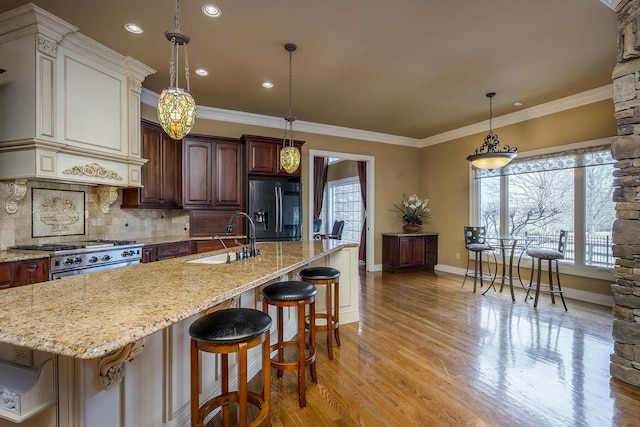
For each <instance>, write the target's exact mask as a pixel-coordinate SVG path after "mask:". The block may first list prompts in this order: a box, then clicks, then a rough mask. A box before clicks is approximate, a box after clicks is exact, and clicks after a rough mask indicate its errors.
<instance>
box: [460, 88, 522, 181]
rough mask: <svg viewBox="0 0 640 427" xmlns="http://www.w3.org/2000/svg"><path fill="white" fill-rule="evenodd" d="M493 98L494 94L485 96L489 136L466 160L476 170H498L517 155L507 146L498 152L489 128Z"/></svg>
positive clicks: (495, 139)
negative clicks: (487, 102)
mask: <svg viewBox="0 0 640 427" xmlns="http://www.w3.org/2000/svg"><path fill="white" fill-rule="evenodd" d="M494 96H496V94H495V92H490V93H488V94H487V98H489V134H488V135H487V136H486V137H485V138H484V143H483V144H482V145H481V146H480V147H479V148H476V151H475V152H474V153H473V154H472V155H470V156H468V157H467V160H468V161H470V162H471V164H472V165H473V166H474V167H476V168H478V169H488V170H493V169H500V168H501V167H503V166H506V165H507V163H509V162H510V161H511V160H513V159H514V158H515V157H516V156H517V155H518V154H517V152H518V148H517V147H510V146H508V145H504V146H503V147H502V151H499V148H498V146H499V145H500V141H499V140H498V135H496V134H495V133H493V130H492V127H491V120H492V119H493V103H492V98H493V97H494Z"/></svg>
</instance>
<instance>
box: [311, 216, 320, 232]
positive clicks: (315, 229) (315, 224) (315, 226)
mask: <svg viewBox="0 0 640 427" xmlns="http://www.w3.org/2000/svg"><path fill="white" fill-rule="evenodd" d="M320 228H322V220H321V219H320V218H318V219H314V220H313V232H314V233H319V232H320Z"/></svg>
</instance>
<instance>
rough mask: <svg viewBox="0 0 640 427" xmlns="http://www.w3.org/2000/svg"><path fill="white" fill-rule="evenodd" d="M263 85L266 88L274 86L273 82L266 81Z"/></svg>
mask: <svg viewBox="0 0 640 427" xmlns="http://www.w3.org/2000/svg"><path fill="white" fill-rule="evenodd" d="M262 87H263V88H265V89H271V88H272V87H273V83H271V82H264V83H262Z"/></svg>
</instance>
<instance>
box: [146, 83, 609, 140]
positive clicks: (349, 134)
mask: <svg viewBox="0 0 640 427" xmlns="http://www.w3.org/2000/svg"><path fill="white" fill-rule="evenodd" d="M612 98H613V84H609V85H606V86H602V87H599V88H596V89H592V90H588V91H586V92H582V93H578V94H575V95H571V96H567V97H564V98H560V99H557V100H555V101H551V102H547V103H545V104H540V105H537V106H535V107H530V108H526V109H524V110H521V111H517V112H515V113H510V114H505V115H503V116H499V117H494V118H493V127H494V129H495V128H500V127H504V126H509V125H513V124H516V123H520V122H524V121H527V120H532V119H536V118H539V117H543V116H546V115H549V114H554V113H558V112H560V111H565V110H570V109H572V108H578V107H582V106H584V105H588V104H592V103H594V102H599V101H604V100H605V99H612ZM140 100H141V101H142V103H144V104H147V105H149V106H152V107H155V106H156V105H157V104H158V94H157V93H155V92H152V91H150V90H148V89H145V88H143V89H142V93H141V96H140ZM196 114H197V117H198V118H200V119H206V120H216V121H221V122H229V123H239V124H245V125H252V126H262V127H268V128H274V129H284V123H283V119H282V118H281V117H273V116H266V115H262V114H254V113H245V112H243V111H235V110H224V109H222V108H214V107H205V106H201V105H198V107H197V108H196ZM488 129H489V120H485V121H483V122H480V123H475V124H472V125H469V126H464V127H461V128H458V129H454V130H451V131H448V132H443V133H441V134H438V135H433V136H430V137H427V138H424V139H417V138H408V137H404V136H398V135H390V134H386V133H379V132H369V131H365V130H360V129H351V128H346V127H341V126H333V125H325V124H321V123H313V122H305V121H301V120H296V130H297V131H298V132H307V133H314V134H319V135H328V136H336V137H340V138H350V139H358V140H362V141H370V142H379V143H383V144H393V145H403V146H407V147H416V148H424V147H428V146H431V145H436V144H441V143H443V142H447V141H451V140H454V139H458V138H463V137H465V136H469V135H474V134H477V133H482V132H485V131H487V130H488Z"/></svg>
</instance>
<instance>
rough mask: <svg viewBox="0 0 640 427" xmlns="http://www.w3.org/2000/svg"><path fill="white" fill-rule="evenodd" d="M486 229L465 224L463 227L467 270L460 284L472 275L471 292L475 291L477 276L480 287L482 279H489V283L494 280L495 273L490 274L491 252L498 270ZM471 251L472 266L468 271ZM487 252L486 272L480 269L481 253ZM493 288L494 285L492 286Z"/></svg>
mask: <svg viewBox="0 0 640 427" xmlns="http://www.w3.org/2000/svg"><path fill="white" fill-rule="evenodd" d="M486 236H487V231H486V228H485V227H475V226H469V225H468V226H465V227H464V246H465V248H466V249H467V271H466V272H465V273H464V280H463V281H462V286H464V283H465V282H466V280H467V277H473V292H475V291H476V285H477V282H478V278H480V287H482V286H483V283H482V280H483V279H487V280H491V285H490V286H493V283H494V281H495V278H496V275H495V273H494V274H493V275H492V274H491V258H490V256H489V254H493V260H494V265H495V266H496V270H495V271H496V272H497V270H498V261H497V258H496V254H495V252H494V250H493V247H492V246H491V245H490V244H489V243H487V239H486ZM472 253H473V259H474V268H473V271H472V272H471V271H469V264H470V263H471V254H472ZM485 253H486V254H487V259H486V263H487V270H488V272H487V273H483V271H482V263H483V261H482V254H485ZM493 289H494V290H495V286H494V288H493Z"/></svg>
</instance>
